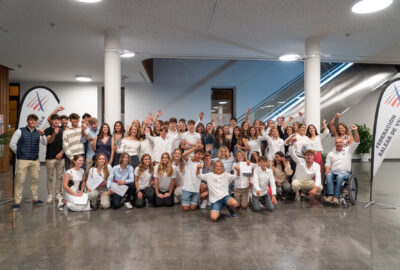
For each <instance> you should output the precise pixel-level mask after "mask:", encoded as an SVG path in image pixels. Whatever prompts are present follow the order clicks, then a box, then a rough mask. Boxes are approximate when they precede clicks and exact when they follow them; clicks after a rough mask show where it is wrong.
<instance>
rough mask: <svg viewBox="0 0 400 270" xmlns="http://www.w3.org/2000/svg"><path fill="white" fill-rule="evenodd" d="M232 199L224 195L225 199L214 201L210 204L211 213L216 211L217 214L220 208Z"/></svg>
mask: <svg viewBox="0 0 400 270" xmlns="http://www.w3.org/2000/svg"><path fill="white" fill-rule="evenodd" d="M230 198H232V197H231V196H229V195H226V196H225V197H223V198H222V199H219V200H218V201H216V202H215V203H212V204H211V211H217V212H219V211H220V210H221V207H222V206H224V205H226V206H227V205H228V201H229V199H230Z"/></svg>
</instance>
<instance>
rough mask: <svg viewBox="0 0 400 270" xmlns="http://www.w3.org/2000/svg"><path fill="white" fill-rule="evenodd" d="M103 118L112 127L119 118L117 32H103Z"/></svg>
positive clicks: (118, 49)
mask: <svg viewBox="0 0 400 270" xmlns="http://www.w3.org/2000/svg"><path fill="white" fill-rule="evenodd" d="M104 45H105V52H104V119H103V121H104V122H105V123H108V124H109V125H110V127H112V126H113V125H114V123H115V121H119V120H121V57H120V51H121V40H120V37H119V35H118V32H115V31H107V32H106V33H105V44H104Z"/></svg>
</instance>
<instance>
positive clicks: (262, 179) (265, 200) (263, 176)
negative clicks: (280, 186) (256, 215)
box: [251, 156, 277, 212]
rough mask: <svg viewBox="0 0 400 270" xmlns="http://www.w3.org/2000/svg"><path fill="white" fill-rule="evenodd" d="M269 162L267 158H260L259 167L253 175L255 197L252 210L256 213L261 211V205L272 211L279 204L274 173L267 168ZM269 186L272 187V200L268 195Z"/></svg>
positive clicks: (252, 200) (252, 198)
mask: <svg viewBox="0 0 400 270" xmlns="http://www.w3.org/2000/svg"><path fill="white" fill-rule="evenodd" d="M267 164H268V160H267V158H266V157H263V156H261V157H259V158H258V166H259V167H257V168H256V169H255V170H254V174H253V181H252V184H253V188H252V192H253V196H252V197H251V209H252V210H253V211H254V212H259V211H260V204H259V203H261V204H262V205H264V207H265V209H267V210H268V211H272V210H273V209H274V204H277V201H276V198H275V195H276V186H275V178H274V173H273V172H272V170H271V169H268V168H267ZM268 186H270V187H271V191H272V198H271V197H270V196H269V194H268Z"/></svg>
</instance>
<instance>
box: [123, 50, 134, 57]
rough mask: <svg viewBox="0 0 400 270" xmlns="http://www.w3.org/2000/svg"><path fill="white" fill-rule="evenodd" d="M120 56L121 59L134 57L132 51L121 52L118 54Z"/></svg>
mask: <svg viewBox="0 0 400 270" xmlns="http://www.w3.org/2000/svg"><path fill="white" fill-rule="evenodd" d="M120 56H121V57H122V58H130V57H134V56H135V52H134V51H129V50H123V51H121V52H120Z"/></svg>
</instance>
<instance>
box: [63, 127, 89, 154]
mask: <svg viewBox="0 0 400 270" xmlns="http://www.w3.org/2000/svg"><path fill="white" fill-rule="evenodd" d="M63 149H64V153H65V155H66V156H67V157H68V158H69V159H72V158H73V157H74V155H83V154H84V153H85V149H84V148H83V143H82V129H81V128H80V127H78V128H70V129H67V130H64V132H63Z"/></svg>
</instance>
